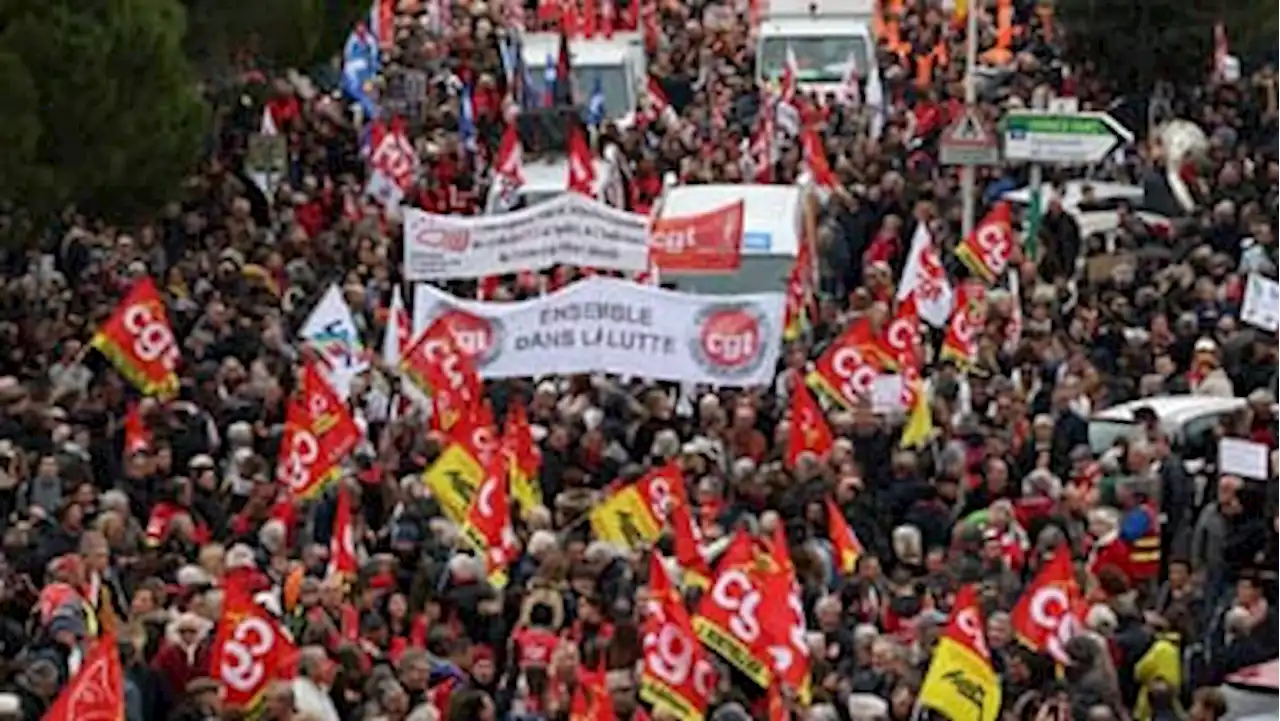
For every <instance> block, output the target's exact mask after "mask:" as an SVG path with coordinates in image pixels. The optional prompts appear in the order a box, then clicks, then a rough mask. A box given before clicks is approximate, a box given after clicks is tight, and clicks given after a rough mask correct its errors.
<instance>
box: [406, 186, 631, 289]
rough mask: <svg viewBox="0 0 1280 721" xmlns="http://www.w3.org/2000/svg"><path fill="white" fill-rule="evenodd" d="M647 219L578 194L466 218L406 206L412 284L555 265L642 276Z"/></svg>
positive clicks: (407, 244)
mask: <svg viewBox="0 0 1280 721" xmlns="http://www.w3.org/2000/svg"><path fill="white" fill-rule="evenodd" d="M648 235H649V217H648V216H646V215H640V214H638V213H628V212H626V211H623V210H618V209H617V208H614V207H612V206H609V205H607V204H605V203H602V202H600V201H598V200H594V199H592V198H588V197H586V196H583V195H579V194H578V193H564V194H563V195H559V196H556V197H555V198H552V199H551V200H548V201H546V202H543V203H539V204H537V205H535V206H533V207H531V208H524V209H521V210H516V211H513V212H510V213H500V214H497V215H485V216H479V217H465V216H457V215H436V214H434V213H427V212H425V211H422V210H419V209H417V208H406V209H405V211H404V275H405V279H406V280H409V281H422V280H448V279H462V278H483V277H485V276H489V275H506V274H508V273H517V272H519V271H522V270H542V269H545V268H550V267H552V266H554V265H574V266H578V267H581V268H595V269H597V270H617V271H623V272H626V273H640V272H643V271H644V270H645V269H647V268H648V264H649V245H648Z"/></svg>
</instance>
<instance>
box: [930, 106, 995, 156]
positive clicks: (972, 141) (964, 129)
mask: <svg viewBox="0 0 1280 721" xmlns="http://www.w3.org/2000/svg"><path fill="white" fill-rule="evenodd" d="M999 141H1000V139H999V138H998V137H996V135H995V133H991V132H988V131H987V129H986V128H985V127H983V125H982V120H981V119H980V118H978V116H977V113H974V112H970V111H966V112H965V114H964V115H963V116H962V117H961V118H960V120H959V121H957V122H956V123H955V124H953V125H952V126H951V127H949V128H947V129H946V132H944V133H943V134H942V142H941V143H940V144H939V148H938V150H939V155H941V159H942V164H943V165H963V166H973V165H999V164H1000V142H999Z"/></svg>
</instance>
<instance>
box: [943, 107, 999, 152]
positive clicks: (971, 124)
mask: <svg viewBox="0 0 1280 721" xmlns="http://www.w3.org/2000/svg"><path fill="white" fill-rule="evenodd" d="M943 142H950V143H957V144H961V145H989V144H991V143H992V142H993V140H992V138H991V136H989V135H988V134H987V131H986V129H985V128H983V127H982V121H980V120H979V119H978V116H977V114H976V113H974V112H973V111H972V110H965V113H964V117H962V118H960V120H959V121H958V122H957V123H955V124H954V125H952V126H951V127H950V128H947V133H946V136H945V137H944V139H943Z"/></svg>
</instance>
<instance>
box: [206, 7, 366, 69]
mask: <svg viewBox="0 0 1280 721" xmlns="http://www.w3.org/2000/svg"><path fill="white" fill-rule="evenodd" d="M182 4H183V6H184V7H185V8H186V9H187V15H188V17H189V19H190V24H191V27H192V28H193V29H198V32H192V33H189V34H188V36H187V42H186V47H187V53H188V55H189V56H190V57H191V59H192V62H194V63H196V64H197V66H198V67H199V68H200V69H201V71H202V73H203V74H204V75H205V76H206V77H214V78H225V77H226V76H227V75H228V74H230V73H231V72H233V71H237V70H247V69H249V68H252V69H256V70H283V69H286V68H307V67H310V66H312V65H314V64H317V63H321V62H324V61H326V60H328V59H329V58H331V57H333V56H334V55H336V54H337V53H338V52H339V51H340V50H341V48H342V44H343V42H344V41H345V40H346V37H347V34H348V33H349V32H351V29H352V28H353V27H354V26H355V24H356V22H357V21H358V20H360V19H362V18H363V17H367V14H368V12H369V5H370V2H369V0H250V1H249V2H230V1H229V0H182Z"/></svg>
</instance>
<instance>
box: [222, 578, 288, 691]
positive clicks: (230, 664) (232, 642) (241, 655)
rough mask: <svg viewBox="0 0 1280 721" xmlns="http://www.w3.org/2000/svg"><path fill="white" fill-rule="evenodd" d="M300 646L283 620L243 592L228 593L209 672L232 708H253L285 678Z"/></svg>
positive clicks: (223, 606)
mask: <svg viewBox="0 0 1280 721" xmlns="http://www.w3.org/2000/svg"><path fill="white" fill-rule="evenodd" d="M297 655H298V647H297V646H295V645H294V643H293V641H292V640H291V639H290V638H289V635H288V633H286V632H285V630H284V628H282V627H281V626H280V623H279V622H278V621H276V620H275V618H273V617H272V616H271V614H269V613H267V612H266V611H265V610H263V609H262V608H261V607H260V606H258V604H256V603H254V602H253V599H251V598H250V597H249V595H248V594H247V593H244V592H232V593H228V594H227V595H226V598H225V600H224V601H223V605H222V618H221V620H219V621H218V633H217V634H216V635H215V636H214V639H213V646H212V648H211V649H210V652H209V659H210V662H209V663H210V675H211V676H213V678H215V679H217V680H218V681H220V682H221V683H222V688H223V693H224V696H223V703H225V704H226V705H227V706H228V707H229V708H240V709H246V710H252V709H254V708H255V707H256V706H257V705H258V703H259V702H260V701H261V700H262V695H263V693H265V692H266V690H267V687H268V686H270V685H271V683H272V682H273V681H276V680H278V679H283V678H285V677H286V673H285V671H286V669H288V668H289V667H290V666H292V664H293V661H294V660H295V659H296V658H297Z"/></svg>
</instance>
